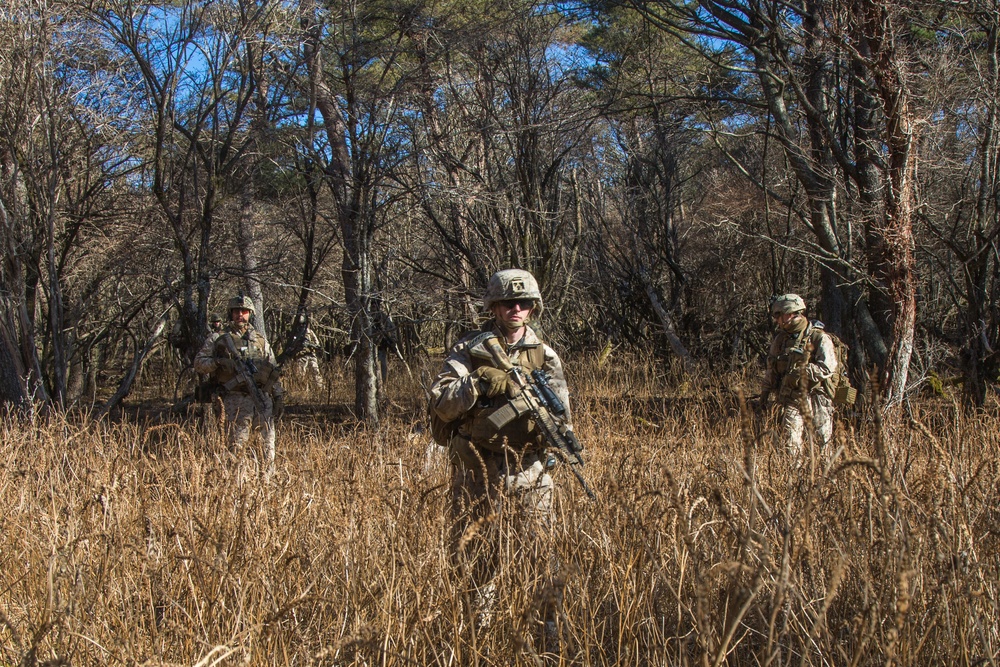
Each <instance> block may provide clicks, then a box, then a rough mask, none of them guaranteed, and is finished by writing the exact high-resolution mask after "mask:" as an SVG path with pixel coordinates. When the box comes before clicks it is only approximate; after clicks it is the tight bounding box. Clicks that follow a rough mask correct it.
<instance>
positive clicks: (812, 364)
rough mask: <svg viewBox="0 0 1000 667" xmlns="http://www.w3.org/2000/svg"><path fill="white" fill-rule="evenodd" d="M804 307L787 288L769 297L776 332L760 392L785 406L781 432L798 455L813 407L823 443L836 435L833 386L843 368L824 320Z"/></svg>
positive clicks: (763, 400)
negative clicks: (810, 316) (809, 314)
mask: <svg viewBox="0 0 1000 667" xmlns="http://www.w3.org/2000/svg"><path fill="white" fill-rule="evenodd" d="M805 310H806V304H805V301H803V300H802V297H800V296H799V295H798V294H783V295H781V296H779V297H776V298H774V299H773V300H772V301H771V317H772V318H774V320H775V323H776V324H777V333H776V334H775V336H774V339H773V340H772V341H771V348H770V350H769V351H768V354H767V368H766V370H765V372H764V381H763V384H762V386H761V393H760V402H761V405H766V404H767V401H768V398H769V397H770V396H771V395H772V394H775V395H776V398H777V402H778V404H779V405H781V407H782V438H783V440H784V443H785V446H786V447H787V449H788V453H789V454H791V455H792V456H794V457H798V456H800V455H801V454H802V438H803V432H804V430H805V417H806V416H807V415H808V413H809V412H811V413H812V423H813V427H814V429H815V432H816V436H817V438H818V440H819V445H820V446H823V445H825V444H826V443H827V442H829V441H830V438H831V437H832V436H833V396H832V394H831V393H830V392H831V390H830V387H831V383H832V382H834V381H835V374H836V373H838V371H839V369H838V367H837V354H836V350H835V348H834V343H833V339H832V338H831V337H830V335H829V334H828V333H826V331H824V329H823V323H822V322H818V321H812V322H810V321H809V320H808V319H807V318H806V316H805ZM804 411H806V413H805V414H804Z"/></svg>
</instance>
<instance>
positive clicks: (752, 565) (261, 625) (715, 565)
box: [0, 359, 1000, 667]
mask: <svg viewBox="0 0 1000 667" xmlns="http://www.w3.org/2000/svg"><path fill="white" fill-rule="evenodd" d="M432 365H433V364H430V365H429V366H428V369H426V370H428V371H429V370H431V368H430V366H432ZM623 367H627V368H630V369H633V370H631V371H629V372H627V373H623V371H622V368H623ZM331 369H332V371H331V377H330V381H331V382H332V383H333V385H334V388H333V389H331V391H330V393H328V394H327V395H325V396H322V397H320V396H305V395H303V394H302V392H298V393H296V391H294V390H295V387H294V386H293V387H292V389H293V392H292V400H291V401H290V408H291V410H290V414H288V415H286V417H285V418H284V419H283V420H282V421H281V422H280V425H279V452H278V470H277V473H276V474H275V475H274V476H273V477H272V478H271V479H270V480H269V481H266V482H265V481H263V480H262V479H261V477H260V476H259V474H258V471H257V469H256V466H255V464H254V461H253V456H252V451H249V452H243V453H241V454H239V455H237V456H231V455H230V454H229V453H228V452H227V451H226V448H225V446H224V445H223V443H222V441H221V439H220V437H219V435H218V433H217V432H216V431H215V430H214V429H213V428H212V427H211V423H210V421H211V420H209V424H208V426H207V427H198V426H197V425H195V424H194V423H193V422H191V421H185V420H182V419H180V418H179V417H171V416H168V415H165V414H156V413H147V414H146V415H145V416H144V417H143V418H126V419H123V420H121V421H118V422H116V423H110V424H109V423H93V422H89V421H87V420H85V419H70V418H67V417H59V416H51V417H46V418H38V419H37V420H36V421H34V422H30V423H23V422H18V421H16V420H14V419H10V418H8V419H6V420H4V421H3V423H2V425H0V438H2V442H3V445H2V448H0V503H2V505H0V508H2V514H0V563H2V570H0V664H4V665H43V664H47V665H55V664H72V665H104V664H125V665H167V664H169V665H199V666H204V667H208V666H209V665H472V664H482V665H506V664H515V665H520V664H524V665H535V664H564V665H684V664H698V665H722V664H728V665H774V666H777V665H825V664H833V665H869V664H886V665H927V664H948V665H951V664H955V665H970V666H971V665H992V664H995V662H996V659H997V650H998V646H1000V621H998V617H1000V613H998V609H997V599H998V598H997V586H998V583H997V582H998V579H1000V577H998V574H1000V572H998V569H1000V549H998V539H997V538H998V535H1000V508H998V492H1000V469H998V451H1000V450H998V443H1000V417H998V411H997V409H996V406H995V405H994V407H993V408H992V409H991V411H988V412H986V413H983V414H979V415H974V416H969V415H966V414H963V413H962V412H961V411H960V410H959V409H958V408H957V407H955V406H953V405H949V404H947V403H939V404H936V405H933V406H930V405H927V406H923V407H921V409H920V410H919V411H918V410H917V409H916V408H912V409H911V410H910V411H909V412H908V413H906V416H904V418H902V419H900V420H898V423H895V424H892V425H890V424H881V423H878V422H877V421H876V420H874V419H870V418H869V419H865V418H859V419H856V420H855V422H854V423H853V425H851V424H848V425H847V426H846V427H845V425H844V424H843V423H842V424H841V425H840V426H839V427H838V432H837V435H836V438H835V443H834V444H833V445H832V446H830V447H828V448H827V449H826V450H825V451H821V452H816V451H813V452H812V455H811V456H810V457H809V459H808V460H807V461H804V462H802V464H801V465H800V466H793V465H792V462H791V461H789V459H788V457H787V456H786V455H785V453H784V452H782V451H781V450H780V449H779V448H776V446H775V443H774V439H773V423H765V424H763V425H760V424H757V423H754V422H753V420H752V419H751V416H750V415H749V414H748V413H746V412H745V411H744V412H741V410H740V403H739V400H738V399H737V395H736V392H735V389H734V388H738V387H739V386H740V385H741V384H744V385H746V386H750V382H749V380H744V379H741V378H738V377H735V378H733V379H732V380H731V381H728V382H726V383H719V382H717V383H715V385H714V388H713V386H712V385H711V384H709V383H705V382H701V383H699V382H696V381H692V382H690V383H689V384H688V385H687V386H685V387H683V388H681V389H678V388H677V386H676V384H675V383H674V378H673V377H672V376H669V374H665V372H664V371H662V370H661V369H658V368H657V367H656V366H654V365H652V364H648V363H645V362H641V361H637V360H630V361H629V363H614V362H612V363H608V364H599V363H597V361H596V360H586V359H580V360H575V361H571V363H570V371H571V382H572V384H573V387H574V389H575V394H574V403H575V409H576V414H575V422H576V428H577V431H578V434H579V436H580V438H581V440H582V441H584V442H585V443H586V444H587V446H588V451H587V454H586V455H587V459H588V463H587V468H586V474H587V476H588V477H589V479H590V483H591V485H592V486H593V487H594V488H595V489H596V490H597V492H598V494H599V499H598V501H597V502H588V501H587V499H586V497H585V496H584V495H583V493H582V492H581V491H580V489H579V488H577V487H576V484H575V480H574V479H573V478H572V476H571V475H569V474H568V471H564V470H557V473H556V474H557V485H558V489H559V495H558V499H557V515H558V520H557V522H556V524H555V526H554V527H553V528H552V529H551V530H549V531H547V532H546V531H537V532H536V533H534V536H533V537H532V536H531V533H527V531H525V530H523V526H522V524H520V523H519V521H520V519H519V518H518V517H516V516H510V515H503V516H500V517H497V518H496V519H494V521H495V523H496V525H494V526H491V529H492V530H493V532H494V533H496V534H499V535H500V538H499V539H500V548H501V551H502V553H503V554H504V559H503V566H502V568H501V570H500V572H499V574H498V576H497V580H496V581H497V589H498V604H497V614H496V616H495V618H494V619H493V621H492V623H490V624H489V625H488V626H484V624H482V623H478V622H477V619H476V618H474V617H470V616H471V612H469V609H471V607H470V606H469V605H468V604H467V600H465V599H464V596H465V591H466V590H467V589H468V588H469V582H468V581H465V580H463V576H462V575H461V574H460V570H459V569H457V568H455V567H454V566H453V565H452V562H451V559H450V557H449V545H448V539H449V537H448V536H449V531H450V526H449V512H448V489H447V483H448V464H447V461H446V460H445V458H444V456H442V455H441V454H440V452H437V451H436V450H435V449H434V448H433V447H431V446H429V441H428V438H427V435H426V433H425V431H424V430H423V429H422V428H419V426H418V425H419V423H420V421H421V420H422V418H423V406H422V396H423V393H422V390H421V389H420V387H419V386H418V384H417V383H416V382H414V381H412V380H410V379H409V378H408V377H407V376H406V374H405V373H403V372H401V371H400V372H399V373H397V374H396V375H395V376H394V378H393V380H392V382H390V384H389V387H388V400H387V403H386V412H387V416H386V418H385V419H384V420H383V423H382V424H381V425H379V426H378V427H377V428H369V429H365V428H361V427H359V426H357V425H356V424H355V423H353V422H352V420H351V419H350V417H349V415H347V414H346V413H347V412H348V411H347V410H346V408H345V406H346V405H348V404H349V385H348V384H347V382H346V379H345V378H343V377H342V374H343V372H342V369H340V368H339V367H331ZM415 370H417V369H415ZM418 374H419V373H418ZM338 383H340V385H343V386H340V385H338ZM544 618H555V619H556V622H557V630H558V635H559V637H558V642H553V641H552V637H551V635H550V636H549V641H548V643H546V642H545V641H544V640H545V633H544V624H543V622H542V621H543V619H544ZM556 644H557V645H556Z"/></svg>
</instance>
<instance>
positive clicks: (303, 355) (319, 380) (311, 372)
mask: <svg viewBox="0 0 1000 667" xmlns="http://www.w3.org/2000/svg"><path fill="white" fill-rule="evenodd" d="M322 352H323V346H322V345H320V342H319V336H317V335H316V332H315V331H313V330H312V327H309V326H307V327H306V335H305V342H303V344H302V349H301V350H299V353H298V354H297V355H295V360H296V361H297V362H298V365H299V373H300V374H301V375H302V378H303V379H304V380H305V381H306V385H307V386H310V385H315V386H316V388H317V389H319V390H320V391H322V390H323V389H325V388H326V382H325V381H324V380H323V374H322V373H321V372H320V370H319V355H320V354H321V353H322Z"/></svg>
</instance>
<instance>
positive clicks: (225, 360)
mask: <svg viewBox="0 0 1000 667" xmlns="http://www.w3.org/2000/svg"><path fill="white" fill-rule="evenodd" d="M215 367H216V368H217V369H218V370H220V371H226V372H227V373H235V372H236V362H235V361H233V360H232V359H230V358H229V357H222V358H221V359H216V360H215Z"/></svg>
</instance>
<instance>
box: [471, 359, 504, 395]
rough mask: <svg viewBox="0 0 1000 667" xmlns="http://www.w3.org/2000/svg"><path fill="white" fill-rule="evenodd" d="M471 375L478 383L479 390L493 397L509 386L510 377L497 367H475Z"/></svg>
mask: <svg viewBox="0 0 1000 667" xmlns="http://www.w3.org/2000/svg"><path fill="white" fill-rule="evenodd" d="M472 376H473V377H474V378H475V379H476V381H477V382H478V383H479V392H480V393H481V394H484V395H486V396H488V397H489V398H493V397H494V396H499V395H500V394H503V393H505V392H506V391H507V388H508V387H509V386H510V378H508V377H507V374H506V373H504V372H503V371H502V370H500V369H499V368H493V367H492V366H483V367H482V368H480V369H477V370H476V372H474V373H473V374H472Z"/></svg>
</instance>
